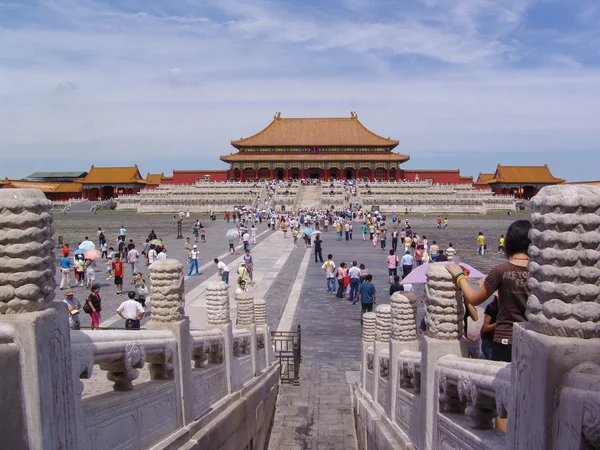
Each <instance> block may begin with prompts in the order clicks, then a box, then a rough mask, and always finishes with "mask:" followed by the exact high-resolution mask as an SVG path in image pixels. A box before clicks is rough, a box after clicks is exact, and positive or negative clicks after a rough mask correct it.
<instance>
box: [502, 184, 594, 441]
mask: <svg viewBox="0 0 600 450" xmlns="http://www.w3.org/2000/svg"><path fill="white" fill-rule="evenodd" d="M531 203H532V208H533V213H532V215H531V223H532V226H533V228H532V230H531V231H530V234H529V236H530V238H531V245H530V247H529V256H530V258H531V261H530V263H529V279H528V282H527V285H528V287H529V289H530V294H529V298H528V301H527V313H526V314H527V319H528V320H529V322H527V323H519V324H515V327H514V328H513V354H512V357H513V361H512V386H514V389H513V392H512V395H511V399H510V400H511V402H510V404H509V411H508V414H509V421H508V423H509V430H508V431H509V433H508V447H509V448H515V449H516V448H525V447H527V448H582V443H581V440H586V441H587V444H588V445H589V446H590V448H594V442H596V443H597V442H600V439H598V435H599V432H598V429H600V421H599V420H598V417H600V396H599V395H598V390H597V388H595V387H593V388H592V387H591V386H586V383H587V382H586V381H585V379H586V378H585V377H583V376H581V375H579V372H581V371H583V372H585V370H583V369H581V367H580V366H578V365H581V364H584V363H586V364H588V365H589V364H592V365H594V364H595V365H596V367H597V366H598V365H600V339H599V338H600V287H599V286H600V263H599V262H598V261H599V260H600V187H596V186H586V185H556V186H549V187H545V188H543V189H542V190H541V191H540V192H539V193H538V195H536V196H535V197H534V198H533V199H532V202H531ZM578 371H579V372H578ZM571 374H573V375H571ZM592 378H593V379H597V377H592ZM579 382H581V385H580V386H581V390H583V391H585V390H587V391H588V394H587V395H586V394H583V395H582V393H581V391H580V392H579V393H578V394H577V395H574V396H570V395H568V394H569V391H571V392H572V391H573V388H574V387H575V384H577V383H579ZM561 393H562V394H565V395H562V397H561V402H560V403H559V404H557V403H556V399H557V397H558V396H561ZM582 399H585V403H586V404H584V405H581V401H582ZM574 406H577V407H574ZM579 406H583V408H579ZM565 409H569V410H570V411H571V412H570V413H569V414H567V416H568V417H569V418H570V420H571V421H572V422H571V425H570V426H569V427H567V428H569V430H568V431H569V434H570V435H571V438H572V440H571V441H570V442H571V445H567V447H558V446H557V445H558V444H557V442H559V441H560V442H561V445H563V444H564V443H565V442H569V439H571V438H566V439H565V436H560V439H559V437H558V430H559V426H560V425H564V424H561V422H560V420H558V418H559V417H560V416H562V417H565ZM586 417H587V419H586ZM590 417H595V419H592V421H591V422H590V421H589V418H590ZM586 422H587V423H586ZM590 424H593V425H592V427H591V428H590ZM574 427H579V428H580V429H575V428H574ZM591 429H594V430H595V431H590V430H591ZM582 437H583V438H582Z"/></svg>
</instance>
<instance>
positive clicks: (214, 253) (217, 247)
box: [54, 211, 271, 328]
mask: <svg viewBox="0 0 600 450" xmlns="http://www.w3.org/2000/svg"><path fill="white" fill-rule="evenodd" d="M196 218H199V219H200V220H201V222H202V223H203V225H204V226H205V228H206V240H207V242H206V243H205V244H201V243H198V248H199V250H200V261H199V264H200V267H201V268H202V266H208V267H206V268H204V269H201V271H200V276H192V277H190V278H186V281H185V290H186V292H189V291H191V290H192V289H194V288H196V287H197V286H199V285H200V284H201V283H203V282H204V281H206V280H207V279H208V278H210V277H211V276H213V275H214V274H215V272H216V269H215V264H214V263H213V262H212V260H213V258H215V257H221V256H222V255H225V257H224V258H221V259H223V261H224V262H225V263H226V264H229V263H230V262H231V261H234V260H235V259H236V258H238V257H239V256H241V254H242V252H241V250H240V249H239V248H238V249H237V254H236V255H233V256H229V255H227V241H226V240H225V232H226V231H227V230H228V229H229V228H233V227H234V224H233V223H232V222H231V223H229V224H227V223H226V222H225V220H223V219H222V217H219V219H218V220H216V221H214V222H213V221H211V220H209V218H208V217H205V216H196V215H192V217H191V218H190V219H184V223H183V236H184V238H185V237H188V236H189V237H190V238H191V240H192V243H193V240H194V239H193V236H192V228H191V227H192V224H193V221H194V220H196ZM121 224H123V225H125V228H127V240H129V239H130V238H131V239H133V240H134V243H135V244H136V248H137V249H138V250H140V251H141V248H143V243H144V242H145V241H146V238H147V236H148V233H149V232H150V230H151V229H154V231H155V232H156V234H157V235H158V237H160V238H162V239H163V241H164V242H165V244H166V245H167V249H168V252H169V253H168V255H169V258H175V259H177V260H179V261H181V262H182V263H183V264H184V266H185V258H186V254H185V239H176V236H177V222H176V220H174V219H173V216H172V215H170V214H136V213H133V212H132V213H128V212H114V211H106V212H98V213H97V214H94V213H92V212H79V213H70V214H67V215H64V214H54V228H55V240H56V241H57V240H58V236H63V237H64V239H65V242H67V243H69V246H70V247H71V248H77V245H78V243H79V242H80V241H82V240H83V239H84V238H85V236H88V237H89V238H90V239H91V240H93V241H94V242H96V241H97V233H96V231H97V230H98V227H100V226H101V227H102V228H103V229H104V231H105V236H106V238H107V240H108V242H109V245H111V244H112V243H116V239H117V236H118V234H119V228H120V227H121ZM265 231H267V226H266V223H264V222H263V224H257V236H258V240H257V242H258V243H260V242H261V240H263V239H264V238H266V237H267V236H269V235H270V234H271V232H267V233H264V234H262V235H261V233H263V232H265ZM55 253H56V256H57V258H59V257H60V248H58V247H57V250H56V252H55ZM255 264H258V265H260V262H259V261H255ZM105 268H106V264H105V263H100V261H98V262H97V266H96V282H97V283H98V284H99V285H100V296H101V298H102V320H101V326H102V327H107V328H110V327H116V328H122V327H124V321H123V320H122V319H120V318H119V317H118V316H116V310H117V308H118V307H119V305H120V304H121V302H123V301H124V300H125V298H126V296H125V295H117V294H116V288H115V285H114V283H113V282H112V281H107V280H106V276H105ZM139 269H140V271H141V272H142V274H143V275H144V278H145V280H146V282H148V281H149V276H148V269H147V267H146V266H145V264H144V263H143V262H141V263H140V265H139ZM186 270H187V269H186ZM186 274H187V272H186ZM131 275H132V272H131V268H130V266H129V265H128V264H126V265H125V277H124V283H125V284H124V286H123V287H124V290H125V291H127V290H128V288H129V287H131V285H129V282H130V281H131ZM60 278H61V277H60V270H58V268H57V272H56V280H57V283H59V282H60ZM74 291H75V296H76V298H77V299H79V301H81V302H82V301H84V300H85V299H86V298H87V296H88V295H89V291H88V290H87V289H86V288H81V287H76V288H74ZM63 298H64V291H61V290H60V289H59V288H58V286H57V289H56V298H55V300H56V301H58V300H62V299H63ZM147 311H148V314H149V312H150V307H149V305H148V304H147ZM80 316H81V318H80V319H81V325H82V327H89V326H90V325H91V322H90V318H89V316H88V315H87V314H85V313H81V314H80ZM147 320H148V318H146V319H145V321H147Z"/></svg>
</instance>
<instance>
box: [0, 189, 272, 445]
mask: <svg viewBox="0 0 600 450" xmlns="http://www.w3.org/2000/svg"><path fill="white" fill-rule="evenodd" d="M50 206H51V205H50V202H49V201H48V200H46V199H45V197H44V195H43V194H42V193H41V192H40V191H33V190H16V189H3V190H2V191H0V217H2V219H1V220H0V240H1V241H2V244H3V245H1V246H0V256H2V261H3V262H2V264H3V265H4V267H5V268H6V269H7V270H6V271H5V272H6V274H8V275H9V276H2V277H0V367H2V382H1V383H0V398H1V399H2V401H1V402H0V414H1V415H2V417H3V418H4V420H5V423H4V425H5V427H4V428H3V433H0V448H7V449H8V448H10V449H29V448H37V449H67V450H69V449H73V450H86V449H94V450H103V449H107V450H108V449H110V450H112V449H115V448H119V449H142V448H150V447H152V448H155V449H162V448H165V449H166V448H179V447H186V448H190V449H191V448H198V449H200V448H248V447H249V446H255V447H256V448H264V447H265V444H266V440H267V435H268V430H269V425H270V422H271V420H272V418H273V415H274V408H275V401H276V397H277V389H278V380H279V367H278V363H277V362H276V360H275V358H274V354H273V348H272V345H269V343H270V330H269V327H268V326H267V324H266V320H265V316H266V312H265V309H266V304H265V302H264V300H257V301H254V299H252V298H250V299H248V302H247V303H248V304H247V308H246V309H247V314H246V315H245V319H244V323H243V324H240V326H233V324H232V323H231V320H230V317H229V309H230V305H229V293H228V288H227V286H226V285H225V284H224V283H222V282H220V283H216V284H214V285H211V286H209V288H208V289H207V300H208V306H207V316H208V326H207V328H206V329H204V330H190V324H189V319H188V318H187V317H186V316H185V305H184V299H183V292H184V285H183V283H184V276H183V270H182V268H183V267H182V265H181V263H179V262H178V261H175V260H169V259H167V260H164V261H157V262H155V263H154V264H152V266H151V267H150V269H149V270H150V280H151V284H152V316H151V320H150V321H149V322H148V323H147V327H146V329H145V330H139V331H130V330H122V331H117V330H91V331H79V330H69V328H68V312H67V309H66V305H65V304H64V303H63V302H53V301H52V300H53V296H54V286H55V283H54V279H53V272H54V270H53V269H54V268H53V262H54V257H53V253H54V248H53V246H54V244H53V240H52V227H51V223H52V217H51V215H50V214H49V211H50ZM255 317H257V319H258V321H256V322H255V320H254V318H255ZM102 372H105V373H106V376H105V377H104V376H100V375H102ZM258 410H260V411H261V414H256V411H258Z"/></svg>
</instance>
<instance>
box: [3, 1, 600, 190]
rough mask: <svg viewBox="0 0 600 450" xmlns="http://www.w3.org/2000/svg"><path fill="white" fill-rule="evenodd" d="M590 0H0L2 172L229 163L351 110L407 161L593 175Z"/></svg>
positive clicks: (595, 43) (595, 49) (598, 61)
mask: <svg viewBox="0 0 600 450" xmlns="http://www.w3.org/2000/svg"><path fill="white" fill-rule="evenodd" d="M599 22H600V1H598V0H538V1H536V0H502V1H492V0H396V1H392V0H333V1H326V0H320V1H317V0H304V1H270V0H262V1H252V0H246V1H244V0H171V1H152V0H144V1H141V0H127V1H125V0H121V1H116V0H115V1H104V2H103V1H92V0H39V1H30V0H0V155H1V159H0V177H2V178H3V177H5V176H7V177H9V178H20V177H23V176H26V175H28V174H29V173H30V172H33V171H36V170H61V169H62V170H78V169H83V170H86V169H87V168H88V167H89V166H90V165H91V164H96V165H126V164H132V163H138V165H139V166H140V169H141V171H142V172H143V173H144V174H145V173H146V172H165V173H170V172H171V170H172V169H197V168H224V167H226V166H225V165H223V164H222V163H220V161H219V159H218V156H219V155H222V154H227V153H230V152H231V151H233V148H232V147H231V146H230V145H229V141H231V140H233V139H238V138H240V137H247V136H249V135H251V134H253V133H255V132H257V131H259V130H260V129H262V128H264V127H265V126H266V125H267V124H268V123H269V122H270V120H271V119H272V117H273V114H274V112H275V111H281V112H282V116H283V117H347V116H349V115H350V111H357V112H358V114H359V118H360V120H361V121H362V122H363V123H364V124H365V125H366V126H367V127H369V128H370V129H372V130H373V131H375V132H376V133H379V134H381V135H383V136H385V137H388V136H389V137H392V138H394V139H398V140H400V146H399V147H398V149H397V151H398V152H400V153H404V154H409V155H410V156H411V160H410V161H409V162H408V163H407V164H405V165H403V166H404V167H406V168H413V169H415V168H420V169H423V168H439V169H454V168H460V169H461V170H462V172H463V174H465V175H474V176H476V175H477V174H478V172H480V171H484V172H490V171H493V170H494V168H495V167H496V164H498V163H502V164H545V163H547V164H548V165H549V166H550V168H551V170H552V171H553V173H554V174H555V175H556V176H560V177H563V178H567V179H569V180H591V179H593V180H597V179H600V174H598V167H600V151H599V150H600V144H599V143H600V126H598V118H599V117H600V26H599V25H600V23H599Z"/></svg>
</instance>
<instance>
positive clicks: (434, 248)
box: [429, 241, 440, 262]
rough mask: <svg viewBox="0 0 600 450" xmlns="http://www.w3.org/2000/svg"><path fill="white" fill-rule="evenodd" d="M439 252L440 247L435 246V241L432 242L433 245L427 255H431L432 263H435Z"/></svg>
mask: <svg viewBox="0 0 600 450" xmlns="http://www.w3.org/2000/svg"><path fill="white" fill-rule="evenodd" d="M439 251H440V247H439V246H438V245H437V241H433V244H431V247H430V248H429V254H430V255H431V261H432V262H436V261H437V255H438V252H439Z"/></svg>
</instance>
